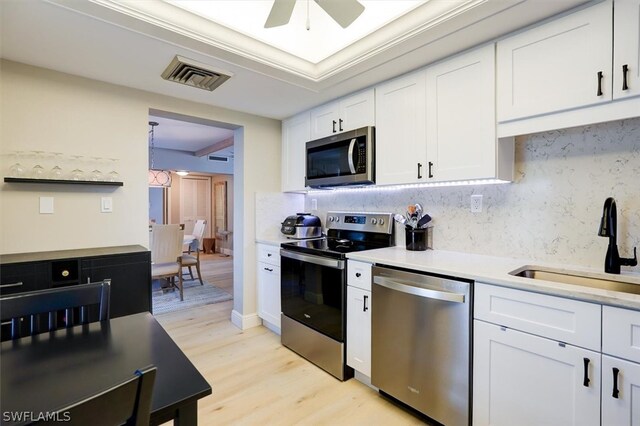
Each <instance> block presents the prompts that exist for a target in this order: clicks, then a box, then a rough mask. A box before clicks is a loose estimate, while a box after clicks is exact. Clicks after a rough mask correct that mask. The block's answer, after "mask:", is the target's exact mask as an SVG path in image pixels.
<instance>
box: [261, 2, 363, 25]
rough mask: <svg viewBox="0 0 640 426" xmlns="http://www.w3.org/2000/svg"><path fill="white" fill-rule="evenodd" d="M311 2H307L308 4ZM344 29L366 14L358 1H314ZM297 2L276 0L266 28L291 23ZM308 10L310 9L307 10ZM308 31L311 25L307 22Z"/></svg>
mask: <svg viewBox="0 0 640 426" xmlns="http://www.w3.org/2000/svg"><path fill="white" fill-rule="evenodd" d="M308 1H309V0H307V2H308ZM313 1H315V2H316V3H317V4H318V6H320V7H321V8H322V9H323V10H324V11H325V12H327V14H328V15H329V16H331V18H333V20H334V21H336V22H337V23H338V24H340V26H341V27H342V28H347V27H348V26H349V25H351V23H353V21H355V20H356V18H357V17H358V16H360V15H361V14H362V12H364V6H363V5H362V4H361V3H360V2H359V1H358V0H313ZM295 4H296V0H274V1H273V6H272V8H271V12H270V13H269V17H268V18H267V22H265V23H264V27H265V28H273V27H279V26H281V25H285V24H288V23H289V19H291V14H292V13H293V6H295ZM307 10H308V9H307ZM307 29H309V24H308V22H307Z"/></svg>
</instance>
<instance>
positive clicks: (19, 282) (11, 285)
mask: <svg viewBox="0 0 640 426" xmlns="http://www.w3.org/2000/svg"><path fill="white" fill-rule="evenodd" d="M22 285H24V283H23V282H22V281H18V282H17V283H10V284H2V285H0V288H9V287H20V286H22Z"/></svg>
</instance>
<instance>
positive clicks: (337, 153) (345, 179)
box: [305, 126, 375, 188]
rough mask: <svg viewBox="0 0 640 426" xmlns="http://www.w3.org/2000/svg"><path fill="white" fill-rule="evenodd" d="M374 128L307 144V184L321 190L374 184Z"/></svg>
mask: <svg viewBox="0 0 640 426" xmlns="http://www.w3.org/2000/svg"><path fill="white" fill-rule="evenodd" d="M374 139H375V128H374V127H372V126H369V127H362V128H360V129H356V130H351V131H348V132H343V133H339V134H337V135H331V136H328V137H326V138H322V139H318V140H315V141H311V142H307V148H306V175H305V185H306V186H309V187H311V188H321V187H330V186H341V185H367V184H373V183H375V170H374V168H375V141H374Z"/></svg>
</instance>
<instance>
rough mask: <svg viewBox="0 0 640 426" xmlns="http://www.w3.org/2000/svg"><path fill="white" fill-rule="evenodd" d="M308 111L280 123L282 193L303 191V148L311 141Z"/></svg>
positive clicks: (304, 162)
mask: <svg viewBox="0 0 640 426" xmlns="http://www.w3.org/2000/svg"><path fill="white" fill-rule="evenodd" d="M310 128H311V125H310V115H309V111H307V112H303V113H302V114H298V115H296V116H295V117H291V118H289V119H288V120H284V121H283V122H282V191H283V192H287V191H301V190H304V189H305V185H304V176H305V172H306V171H305V165H306V159H305V155H306V153H305V146H306V143H307V142H309V140H311V136H310Z"/></svg>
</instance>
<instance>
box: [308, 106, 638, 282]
mask: <svg viewBox="0 0 640 426" xmlns="http://www.w3.org/2000/svg"><path fill="white" fill-rule="evenodd" d="M515 174H516V176H515V182H514V183H511V184H507V185H485V186H468V187H434V188H412V189H409V188H408V189H396V190H374V191H358V190H355V191H349V192H336V193H332V192H331V191H326V192H322V193H313V194H309V195H307V196H306V202H307V204H306V205H307V210H308V207H309V206H310V203H309V200H311V199H313V198H315V199H317V200H318V208H319V211H318V212H317V213H319V214H320V215H321V218H322V219H323V220H324V218H325V217H326V212H327V210H355V211H371V210H375V211H390V212H394V213H404V212H405V211H406V208H407V207H406V206H407V205H409V204H414V203H417V202H420V203H422V204H423V206H424V209H425V211H426V212H428V213H429V214H431V216H432V217H433V223H434V238H433V241H434V248H436V249H441V250H454V251H462V252H469V253H479V254H489V255H495V256H504V257H514V258H524V259H529V260H532V261H536V260H539V261H549V262H557V263H565V264H569V265H579V266H587V267H593V268H599V269H601V268H603V265H604V257H605V253H606V248H607V243H608V239H607V238H601V237H598V235H597V233H598V227H599V225H600V218H601V216H602V206H603V204H604V200H605V199H606V198H607V197H609V196H612V197H614V198H615V199H616V202H617V208H618V233H619V235H618V247H619V251H620V255H621V256H623V257H631V256H632V253H633V247H634V246H640V118H635V119H630V120H624V121H616V122H611V123H603V124H597V125H593V126H587V127H579V128H572V129H565V130H558V131H553V132H545V133H539V134H534V135H528V136H521V137H518V138H517V139H516V173H515ZM471 194H482V195H483V198H484V203H483V204H484V206H483V212H482V213H471V212H470V211H469V210H470V196H471ZM398 231H399V232H398ZM396 235H397V237H399V238H397V243H398V244H399V245H400V244H404V235H403V230H402V228H399V227H396ZM623 269H624V267H623ZM630 270H635V271H638V268H631V269H630Z"/></svg>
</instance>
